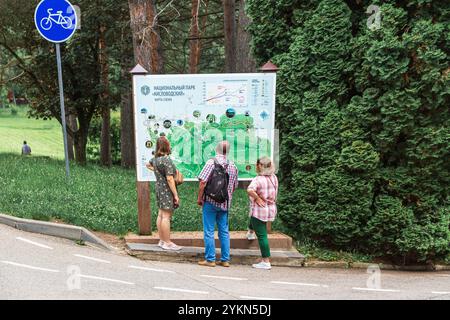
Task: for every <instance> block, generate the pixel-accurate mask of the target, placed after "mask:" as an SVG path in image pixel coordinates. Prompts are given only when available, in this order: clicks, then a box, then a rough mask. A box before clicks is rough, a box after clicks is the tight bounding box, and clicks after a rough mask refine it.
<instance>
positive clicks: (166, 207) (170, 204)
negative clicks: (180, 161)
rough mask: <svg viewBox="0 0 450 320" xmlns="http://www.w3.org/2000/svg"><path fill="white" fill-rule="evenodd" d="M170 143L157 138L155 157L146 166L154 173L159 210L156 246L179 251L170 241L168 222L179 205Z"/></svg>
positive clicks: (175, 171)
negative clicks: (157, 241)
mask: <svg viewBox="0 0 450 320" xmlns="http://www.w3.org/2000/svg"><path fill="white" fill-rule="evenodd" d="M170 152H171V150H170V142H169V140H167V138H166V137H164V136H162V137H159V138H158V140H157V141H156V152H155V157H154V158H153V159H152V160H150V162H149V163H148V164H147V165H146V166H147V168H148V169H150V170H152V171H154V172H155V176H156V184H155V193H156V203H157V205H158V208H159V212H158V219H157V220H156V226H157V228H158V235H159V239H160V240H159V243H158V246H159V247H161V248H162V249H164V250H172V251H178V250H181V247H180V246H177V245H176V244H175V243H173V242H172V241H171V240H170V220H171V218H172V214H173V212H174V211H175V209H177V208H178V207H179V205H180V198H179V197H178V191H177V186H176V183H175V175H176V174H177V169H176V168H175V165H174V164H173V162H172V159H170V156H169V155H170Z"/></svg>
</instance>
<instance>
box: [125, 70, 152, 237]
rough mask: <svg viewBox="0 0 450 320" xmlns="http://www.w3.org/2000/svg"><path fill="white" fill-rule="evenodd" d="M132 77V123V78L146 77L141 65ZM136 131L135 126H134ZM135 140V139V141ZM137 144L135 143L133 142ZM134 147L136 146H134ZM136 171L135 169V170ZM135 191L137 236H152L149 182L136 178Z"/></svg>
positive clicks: (134, 98) (132, 71) (134, 106)
mask: <svg viewBox="0 0 450 320" xmlns="http://www.w3.org/2000/svg"><path fill="white" fill-rule="evenodd" d="M130 73H131V75H132V77H133V121H135V120H134V118H135V117H134V112H136V110H137V109H136V108H137V106H136V97H135V94H136V93H135V92H136V90H135V81H134V77H135V76H137V75H146V74H148V71H147V70H145V69H144V68H143V67H142V66H141V65H139V64H138V65H136V67H134V68H133V70H131V71H130ZM134 128H135V130H136V124H134ZM135 137H137V132H135ZM136 140H137V139H136ZM135 143H136V144H137V142H135ZM135 147H136V146H135ZM135 150H136V157H135V158H136V163H138V161H139V160H138V154H137V148H135ZM136 170H137V168H136ZM136 191H137V201H138V225H139V235H151V234H152V212H151V208H150V204H151V202H150V182H148V181H139V180H138V179H137V178H136Z"/></svg>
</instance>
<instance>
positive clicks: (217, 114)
mask: <svg viewBox="0 0 450 320" xmlns="http://www.w3.org/2000/svg"><path fill="white" fill-rule="evenodd" d="M275 86H276V74H275V73H236V74H190V75H185V74H183V75H135V76H134V77H133V87H134V108H135V110H134V115H135V118H134V120H135V138H136V166H137V179H138V181H155V176H154V174H153V172H152V171H150V170H148V169H147V168H146V167H145V165H146V164H147V163H148V162H149V160H150V159H152V158H153V157H154V152H155V148H156V140H157V138H158V137H159V136H161V135H165V136H166V137H167V138H168V139H169V141H170V142H171V146H172V154H171V158H172V160H173V161H174V163H175V165H176V167H177V168H178V169H179V170H180V171H181V172H182V173H183V175H184V177H185V179H186V180H197V176H198V174H199V173H200V171H201V169H202V168H203V166H204V165H205V163H206V161H208V159H210V158H212V157H213V156H214V155H215V147H216V145H217V143H218V142H219V141H222V140H225V139H226V140H228V141H229V142H230V145H231V150H230V154H229V159H230V160H232V161H234V163H235V164H236V166H237V168H238V170H239V179H240V180H250V179H252V178H253V177H255V176H256V171H255V163H256V160H257V159H258V158H259V157H261V156H269V157H271V158H273V155H274V137H275V130H274V129H275V128H274V124H275Z"/></svg>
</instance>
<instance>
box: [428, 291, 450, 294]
mask: <svg viewBox="0 0 450 320" xmlns="http://www.w3.org/2000/svg"><path fill="white" fill-rule="evenodd" d="M431 293H433V294H450V291H449V292H445V291H431Z"/></svg>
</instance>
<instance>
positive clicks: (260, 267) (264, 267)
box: [252, 261, 272, 270]
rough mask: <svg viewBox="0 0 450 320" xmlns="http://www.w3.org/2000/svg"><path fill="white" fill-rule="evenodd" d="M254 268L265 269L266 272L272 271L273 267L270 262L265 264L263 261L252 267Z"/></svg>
mask: <svg viewBox="0 0 450 320" xmlns="http://www.w3.org/2000/svg"><path fill="white" fill-rule="evenodd" d="M252 267H253V268H256V269H265V270H270V269H272V266H271V265H270V262H263V261H261V262H260V263H256V264H254V265H252Z"/></svg>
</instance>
